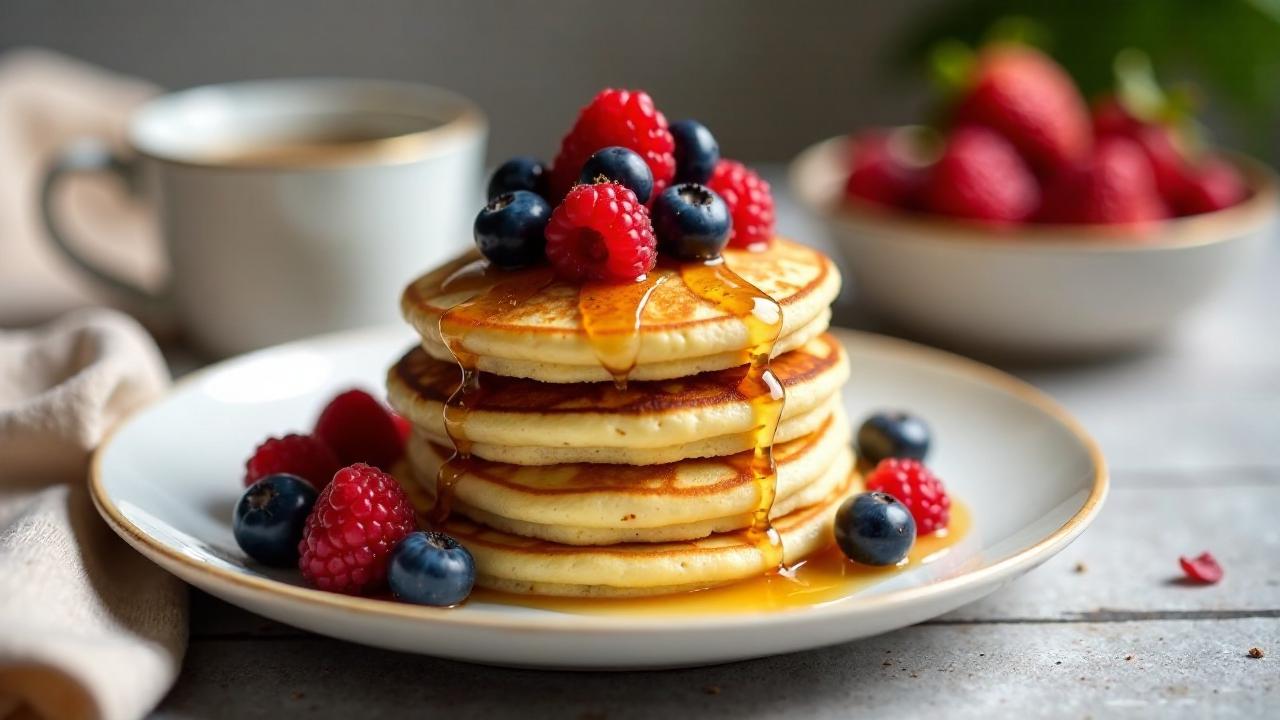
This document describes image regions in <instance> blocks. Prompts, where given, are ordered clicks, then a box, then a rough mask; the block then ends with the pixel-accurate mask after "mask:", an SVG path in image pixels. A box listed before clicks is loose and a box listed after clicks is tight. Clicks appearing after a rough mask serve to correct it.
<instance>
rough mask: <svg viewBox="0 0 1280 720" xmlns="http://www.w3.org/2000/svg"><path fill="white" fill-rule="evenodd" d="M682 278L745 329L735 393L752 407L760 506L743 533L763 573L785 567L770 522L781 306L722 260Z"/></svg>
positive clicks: (780, 399)
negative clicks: (743, 363)
mask: <svg viewBox="0 0 1280 720" xmlns="http://www.w3.org/2000/svg"><path fill="white" fill-rule="evenodd" d="M680 275H681V278H682V279H683V280H684V283H685V285H686V286H688V288H689V290H691V291H692V292H693V293H694V294H695V295H697V296H699V297H701V298H703V299H704V300H707V301H709V302H712V303H715V304H716V305H717V306H719V307H720V308H721V309H722V310H724V311H726V312H728V313H731V314H733V315H734V316H736V317H738V318H739V319H741V320H742V321H743V323H744V324H745V325H746V327H747V348H746V353H747V370H746V373H745V374H744V375H743V378H742V381H741V382H740V383H739V384H738V390H739V392H741V393H742V394H743V396H744V397H746V398H747V401H748V402H749V403H750V405H751V412H752V419H753V421H754V422H753V423H752V425H753V429H752V431H751V444H752V448H751V451H752V452H751V474H752V478H753V481H754V482H755V485H756V489H757V491H758V494H759V501H758V503H757V505H756V508H755V510H754V511H753V513H752V519H751V525H750V526H749V527H748V528H747V530H746V534H747V537H748V539H750V540H751V542H752V543H753V544H754V545H755V546H756V547H757V548H758V549H759V551H760V554H761V556H762V558H763V566H764V568H765V570H766V572H768V573H770V574H773V573H776V572H779V571H783V570H785V568H784V567H783V548H782V538H781V536H779V535H778V532H777V531H776V530H774V528H773V523H772V522H771V521H770V519H769V513H770V511H771V510H772V509H773V502H774V499H775V498H776V497H777V494H778V468H777V464H776V463H775V462H774V459H773V437H774V434H775V433H776V432H777V430H778V421H779V419H780V418H781V417H782V405H783V403H784V402H785V401H786V393H785V392H784V391H783V388H782V383H781V382H780V381H779V380H778V378H777V376H776V375H774V374H773V370H771V369H770V368H769V361H770V358H771V357H772V356H773V348H774V345H775V344H776V343H777V341H778V336H779V334H780V333H781V332H782V306H780V305H779V304H778V303H777V301H775V300H774V299H773V298H771V297H769V296H768V295H766V294H765V293H763V292H761V291H760V289H759V288H757V287H755V286H754V285H752V284H751V283H749V282H747V281H746V280H744V279H742V278H741V277H740V276H739V275H738V274H737V273H735V272H733V271H732V270H730V269H729V268H728V267H727V266H726V265H725V264H724V260H723V258H717V259H716V260H712V261H709V262H706V263H697V264H686V265H683V266H681V268H680Z"/></svg>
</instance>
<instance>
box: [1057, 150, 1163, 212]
mask: <svg viewBox="0 0 1280 720" xmlns="http://www.w3.org/2000/svg"><path fill="white" fill-rule="evenodd" d="M1044 195H1045V203H1044V206H1043V207H1042V208H1041V209H1040V218H1039V219H1040V220H1042V221H1044V222H1050V223H1083V224H1097V225H1130V226H1142V225H1144V224H1148V223H1151V222H1154V221H1156V220H1160V219H1163V218H1165V217H1167V216H1168V210H1167V208H1166V207H1165V204H1164V201H1163V200H1162V199H1161V197H1160V193H1159V192H1158V190H1157V187H1156V180H1155V175H1154V173H1153V171H1152V169H1151V162H1150V160H1148V159H1147V156H1146V154H1145V153H1144V152H1143V150H1142V147H1141V146H1139V145H1138V144H1137V143H1136V142H1134V141H1133V140H1129V139H1128V138H1124V137H1118V136H1115V137H1107V138H1103V139H1102V140H1099V141H1098V144H1097V145H1096V146H1095V147H1094V149H1093V153H1092V155H1091V156H1090V157H1089V159H1088V160H1087V161H1086V162H1084V163H1081V164H1079V165H1077V166H1075V167H1073V168H1072V169H1071V170H1068V171H1065V172H1062V173H1060V174H1058V175H1057V176H1055V177H1054V178H1053V179H1052V180H1051V181H1050V182H1049V185H1048V186H1047V187H1046V188H1045V192H1044Z"/></svg>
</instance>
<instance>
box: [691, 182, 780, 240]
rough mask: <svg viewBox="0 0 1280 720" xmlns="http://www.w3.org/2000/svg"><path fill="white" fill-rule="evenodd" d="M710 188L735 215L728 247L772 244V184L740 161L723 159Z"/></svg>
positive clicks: (709, 183)
mask: <svg viewBox="0 0 1280 720" xmlns="http://www.w3.org/2000/svg"><path fill="white" fill-rule="evenodd" d="M707 187H709V188H711V189H712V190H715V191H716V192H717V193H719V195H720V197H722V198H724V201H725V204H726V205H728V206H729V214H730V215H732V216H733V230H731V231H730V232H729V247H736V248H745V249H763V248H765V247H768V246H769V243H771V242H773V195H772V194H770V192H769V183H767V182H765V181H764V180H761V179H760V176H759V175H756V174H755V172H754V171H752V170H751V169H750V168H748V167H747V166H745V165H743V164H742V163H740V162H737V161H734V160H721V161H720V162H719V163H716V169H715V172H713V173H711V180H710V181H709V182H708V183H707Z"/></svg>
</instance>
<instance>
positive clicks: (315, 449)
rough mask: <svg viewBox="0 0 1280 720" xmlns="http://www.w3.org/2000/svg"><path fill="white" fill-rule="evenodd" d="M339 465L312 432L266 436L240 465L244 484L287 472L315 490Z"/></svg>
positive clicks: (325, 482)
mask: <svg viewBox="0 0 1280 720" xmlns="http://www.w3.org/2000/svg"><path fill="white" fill-rule="evenodd" d="M341 467H342V463H340V462H338V457H337V456H336V455H335V454H334V452H333V450H332V449H331V448H330V447H329V446H328V445H327V444H326V443H325V442H324V441H323V440H321V439H320V438H318V437H316V436H314V435H297V434H293V435H285V436H284V437H273V438H267V439H266V440H265V441H264V442H263V443H262V444H261V445H259V446H258V447H257V448H256V449H255V450H254V451H253V456H252V457H250V458H249V460H248V462H246V463H245V464H244V484H245V486H246V487H248V486H249V485H252V484H254V483H256V482H258V481H259V480H261V479H262V478H264V477H266V476H268V475H275V474H276V473H288V474H290V475H297V476H298V477H300V478H302V479H303V480H306V481H307V482H309V483H311V484H312V485H314V486H315V487H316V489H317V490H319V489H320V488H323V487H324V486H325V485H327V484H328V483H329V480H330V478H332V477H333V474H334V473H335V472H337V471H338V468H341Z"/></svg>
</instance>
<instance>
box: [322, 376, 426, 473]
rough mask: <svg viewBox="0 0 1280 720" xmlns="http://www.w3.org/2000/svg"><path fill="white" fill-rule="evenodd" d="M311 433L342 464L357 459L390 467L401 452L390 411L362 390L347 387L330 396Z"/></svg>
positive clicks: (402, 451) (399, 436) (356, 460)
mask: <svg viewBox="0 0 1280 720" xmlns="http://www.w3.org/2000/svg"><path fill="white" fill-rule="evenodd" d="M315 434H316V437H319V438H320V439H321V440H324V441H325V443H327V444H328V445H329V447H331V448H333V451H334V453H335V454H336V455H337V456H338V460H339V461H341V462H342V464H343V465H351V464H353V463H358V462H360V463H367V464H369V465H373V466H374V467H376V468H380V469H382V470H390V469H391V466H392V465H393V464H395V462H396V461H397V460H399V459H400V456H401V455H403V454H404V439H403V437H402V436H401V434H400V430H399V429H398V428H397V426H396V422H395V419H394V418H393V417H392V414H391V411H390V410H388V409H387V408H386V406H384V405H383V404H382V403H381V402H379V401H378V400H377V399H375V398H374V397H373V396H372V395H370V394H369V393H367V392H365V391H363V390H348V391H346V392H344V393H342V394H340V395H338V396H337V397H335V398H334V399H332V400H330V401H329V404H328V405H326V406H325V408H324V410H323V411H321V413H320V418H319V419H317V420H316V429H315Z"/></svg>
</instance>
